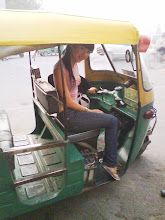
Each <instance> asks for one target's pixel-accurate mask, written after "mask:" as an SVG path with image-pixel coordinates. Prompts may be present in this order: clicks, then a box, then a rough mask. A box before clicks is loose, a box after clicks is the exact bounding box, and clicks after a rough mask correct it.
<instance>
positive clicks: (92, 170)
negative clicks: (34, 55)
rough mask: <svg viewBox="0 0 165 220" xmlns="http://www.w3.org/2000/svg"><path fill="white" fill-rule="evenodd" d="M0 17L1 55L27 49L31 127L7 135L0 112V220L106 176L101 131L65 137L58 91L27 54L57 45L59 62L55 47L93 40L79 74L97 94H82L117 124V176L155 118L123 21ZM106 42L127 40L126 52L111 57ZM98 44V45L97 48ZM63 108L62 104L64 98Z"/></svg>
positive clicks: (129, 28)
mask: <svg viewBox="0 0 165 220" xmlns="http://www.w3.org/2000/svg"><path fill="white" fill-rule="evenodd" d="M0 18H1V20H3V22H1V23H0V29H1V35H0V59H2V58H5V57H7V56H10V55H14V54H18V53H25V52H28V53H29V61H30V62H29V63H30V68H29V69H30V74H29V78H31V89H32V97H31V98H32V100H33V105H34V112H35V124H36V126H35V129H34V131H32V132H31V133H29V134H23V135H22V134H20V135H13V133H12V130H11V127H10V118H8V115H7V111H6V110H5V109H3V110H2V109H1V110H0V191H1V192H0V216H1V218H6V217H12V216H18V215H21V214H24V213H27V212H30V211H32V210H35V209H38V208H41V207H43V206H46V205H49V204H52V203H55V202H57V201H59V200H62V199H65V198H67V197H71V196H75V195H77V194H79V193H82V192H83V191H86V190H90V189H92V188H94V187H96V186H99V185H102V184H105V183H108V182H112V181H113V179H112V178H111V177H110V176H109V175H108V173H107V172H105V170H104V169H103V167H102V155H103V151H104V146H102V145H103V142H101V138H102V137H103V136H104V130H103V129H100V130H92V131H86V132H83V133H78V134H68V132H67V131H66V129H65V127H66V124H65V125H64V124H62V123H61V122H60V121H59V120H58V118H57V114H58V111H59V102H60V100H59V97H58V92H57V90H56V88H55V87H53V86H52V85H51V84H50V83H48V81H47V80H43V79H42V75H41V74H40V68H39V67H33V64H32V61H31V51H35V50H40V49H46V48H52V47H58V53H59V59H60V60H61V59H62V55H61V50H60V48H61V47H63V46H66V45H67V44H80V43H81V44H83V43H84V44H88V43H89V44H91V43H92V44H95V50H94V52H93V53H92V54H91V55H90V57H89V58H88V59H87V60H85V61H84V77H85V78H86V79H87V80H88V81H89V83H90V85H91V86H95V87H96V88H97V89H98V92H97V94H87V96H88V98H89V100H90V106H89V107H90V108H98V109H100V110H102V111H104V112H106V113H108V114H113V115H115V116H116V117H117V118H118V119H119V121H120V128H119V134H118V164H119V168H120V169H119V175H120V177H122V176H123V175H124V173H125V172H126V171H127V169H128V167H129V166H130V165H131V164H132V163H133V162H134V160H135V159H136V158H137V157H138V156H140V154H142V153H143V152H144V150H145V149H146V147H147V145H148V144H149V143H150V139H149V135H151V134H152V131H153V129H154V127H155V123H156V120H155V122H154V123H150V122H151V119H153V118H155V119H156V110H155V109H154V107H153V103H154V92H153V88H152V84H151V82H150V79H149V76H148V75H147V69H146V67H145V64H144V62H143V59H142V57H141V54H140V51H139V33H138V31H137V29H136V28H135V27H134V26H133V25H132V24H131V23H130V22H121V21H112V20H105V19H95V18H86V17H78V16H71V15H62V14H55V13H49V12H27V11H10V10H9V11H0ZM109 45H117V48H118V50H119V48H120V47H119V45H122V48H123V45H127V46H128V47H127V46H125V48H126V49H125V56H124V57H122V59H121V58H119V59H115V60H113V61H112V60H111V54H110V53H111V50H110V49H108V50H106V48H110V47H109ZM97 48H102V53H98V49H97ZM114 50H115V48H114V47H113V51H114ZM52 69H53V66H52ZM61 72H62V71H61ZM1 74H8V73H7V72H4V71H3V72H1ZM22 74H25V73H24V72H22ZM50 74H51V73H50ZM62 78H63V74H62ZM4 83H5V82H4ZM18 87H19V82H18ZM6 89H7V85H6ZM4 92H5V91H3V92H2V91H1V95H3V93H4ZM21 92H22V91H21ZM64 94H65V91H64ZM10 98H12V96H11V95H10V96H9V97H8V99H9V100H10ZM63 105H64V109H66V103H65V95H64V99H63ZM153 121H154V120H153ZM151 125H152V127H151ZM20 127H21V124H20ZM99 142H101V144H100V145H99ZM98 145H99V146H98ZM121 181H122V179H121Z"/></svg>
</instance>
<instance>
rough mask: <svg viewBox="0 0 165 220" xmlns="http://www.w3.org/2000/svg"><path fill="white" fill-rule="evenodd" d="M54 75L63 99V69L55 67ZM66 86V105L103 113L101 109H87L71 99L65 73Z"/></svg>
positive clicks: (79, 109)
mask: <svg viewBox="0 0 165 220" xmlns="http://www.w3.org/2000/svg"><path fill="white" fill-rule="evenodd" d="M53 75H54V79H55V82H54V84H55V85H56V87H57V90H58V93H59V96H60V98H61V99H62V98H63V87H62V78H61V70H60V69H55V70H54V73H53ZM64 86H65V96H66V106H67V107H68V108H71V109H74V110H77V111H88V112H98V113H102V111H100V110H99V109H93V110H91V109H86V108H84V107H83V106H81V105H79V104H78V103H76V102H74V101H73V100H72V99H71V97H70V93H69V89H68V86H67V82H66V77H65V75H64Z"/></svg>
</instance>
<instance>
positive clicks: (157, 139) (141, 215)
mask: <svg viewBox="0 0 165 220" xmlns="http://www.w3.org/2000/svg"><path fill="white" fill-rule="evenodd" d="M17 59H20V58H17ZM56 59H57V58H56V57H55V56H54V57H49V58H48V59H47V61H44V59H43V58H42V57H37V58H36V61H35V64H36V65H38V64H40V67H41V69H42V70H43V71H42V76H43V77H47V75H49V74H50V73H51V72H52V65H53V63H55V62H56ZM146 59H147V55H146ZM148 60H149V59H148ZM15 61H16V59H12V60H8V61H5V62H1V61H0V67H1V72H3V73H4V74H5V71H6V69H7V68H8V62H10V63H11V64H12V65H13V68H14V67H15ZM19 61H20V60H19ZM27 63H28V60H27V59H26V57H25V58H22V60H21V65H20V66H17V68H18V69H17V71H13V70H12V68H11V71H10V79H8V78H7V76H6V75H4V76H3V83H2V80H1V81H0V88H1V92H2V91H3V93H1V94H3V96H2V95H1V97H0V101H3V102H4V106H6V107H7V109H8V113H9V115H10V118H11V119H12V128H13V130H14V132H15V133H17V132H20V130H19V129H24V130H25V131H29V130H30V129H31V128H30V124H28V121H29V120H28V118H29V117H31V115H32V114H33V112H32V111H31V110H30V109H31V95H28V90H29V88H30V81H29V79H28V74H29V69H28V65H27ZM51 63H52V65H51ZM147 65H148V67H149V73H150V76H151V80H152V82H153V84H154V88H155V107H156V108H157V110H158V113H157V114H158V122H157V125H156V128H155V131H154V134H153V136H152V138H151V140H152V143H151V144H150V146H149V147H148V149H147V150H146V151H145V152H144V154H143V155H142V156H141V157H140V158H139V159H138V160H136V161H135V162H134V163H133V164H132V166H131V167H130V168H129V169H128V171H127V173H126V174H125V175H124V176H123V177H122V179H121V181H119V182H112V183H111V184H107V185H104V186H101V187H99V188H97V189H95V190H93V191H91V192H86V193H84V194H81V195H79V196H76V197H74V198H69V199H66V200H64V201H60V202H58V203H56V204H53V205H51V206H48V207H45V208H42V209H40V210H38V211H35V212H32V213H28V214H26V215H23V216H19V217H17V218H14V219H15V220H16V219H19V220H21V219H22V220H29V219H41V220H42V219H56V220H58V219H59V220H61V219H66V220H73V219H82V220H84V219H85V220H91V219H98V220H103V219H104V220H111V219H112V220H117V219H144V220H157V219H158V220H164V219H165V198H162V197H161V196H160V190H161V189H163V188H164V189H165V144H164V136H165V135H164V132H165V116H164V112H165V95H164V94H165V64H160V63H158V62H157V63H155V62H153V60H152V62H151V61H148V62H147ZM22 67H24V70H25V71H26V72H27V77H23V75H22V72H21V71H20V69H21V68H22ZM14 79H16V80H19V82H20V84H19V88H18V85H16V84H15V83H14ZM5 82H7V84H8V85H9V87H10V89H9V88H8V89H7V91H6V87H5V86H4V83H5ZM9 92H10V93H11V97H12V99H10V100H9V99H8V100H6V97H7V94H9ZM13 93H14V94H13ZM23 93H25V96H26V99H25V98H24V97H23V96H22V94H23ZM13 102H14V103H16V102H17V103H18V106H17V105H15V106H14V107H13ZM20 106H21V107H20ZM2 107H3V106H2ZM15 108H18V110H17V114H19V115H21V117H20V118H19V120H20V121H22V120H24V122H25V123H24V124H23V125H22V127H21V128H19V127H17V126H15V124H16V121H15V117H14V118H13V117H12V116H13V114H14V113H13V112H14V110H15ZM17 122H18V121H17ZM25 125H26V126H25ZM14 219H13V220H14Z"/></svg>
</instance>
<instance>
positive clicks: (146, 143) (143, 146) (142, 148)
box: [136, 135, 151, 159]
mask: <svg viewBox="0 0 165 220" xmlns="http://www.w3.org/2000/svg"><path fill="white" fill-rule="evenodd" d="M150 143H151V141H150V139H149V136H148V135H147V136H146V137H145V139H144V142H143V144H142V146H141V148H140V151H139V153H138V155H137V156H136V159H137V158H139V157H140V155H142V153H144V151H145V150H146V148H147V146H148V145H149V144H150Z"/></svg>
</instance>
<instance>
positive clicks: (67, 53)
mask: <svg viewBox="0 0 165 220" xmlns="http://www.w3.org/2000/svg"><path fill="white" fill-rule="evenodd" d="M72 46H83V47H85V48H87V49H88V50H89V51H90V52H93V50H94V44H72ZM70 55H71V44H68V46H67V47H66V49H65V54H64V56H63V58H62V61H63V63H64V65H65V68H66V69H67V70H68V71H69V78H70V82H71V85H72V82H73V83H74V82H75V77H74V74H73V70H72V65H71V60H70Z"/></svg>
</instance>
